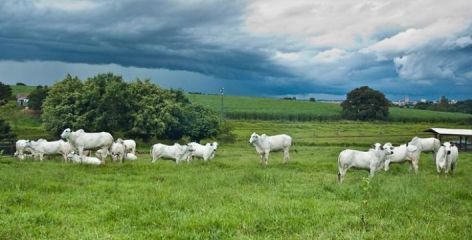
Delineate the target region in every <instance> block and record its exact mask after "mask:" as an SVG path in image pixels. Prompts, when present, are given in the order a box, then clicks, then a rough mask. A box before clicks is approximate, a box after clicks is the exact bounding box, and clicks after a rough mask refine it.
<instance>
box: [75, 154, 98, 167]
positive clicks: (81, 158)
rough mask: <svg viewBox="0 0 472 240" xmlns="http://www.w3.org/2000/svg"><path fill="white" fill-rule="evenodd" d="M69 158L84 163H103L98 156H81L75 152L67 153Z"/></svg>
mask: <svg viewBox="0 0 472 240" xmlns="http://www.w3.org/2000/svg"><path fill="white" fill-rule="evenodd" d="M67 158H68V159H69V160H71V161H72V162H74V163H82V164H90V165H100V164H102V161H101V160H100V159H98V158H96V157H87V156H79V155H77V154H75V153H73V152H72V153H69V154H67Z"/></svg>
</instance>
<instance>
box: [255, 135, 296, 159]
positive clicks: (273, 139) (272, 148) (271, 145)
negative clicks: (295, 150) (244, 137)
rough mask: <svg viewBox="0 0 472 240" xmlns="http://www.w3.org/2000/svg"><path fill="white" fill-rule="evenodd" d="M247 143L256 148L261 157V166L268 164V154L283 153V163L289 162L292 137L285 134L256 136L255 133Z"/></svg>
mask: <svg viewBox="0 0 472 240" xmlns="http://www.w3.org/2000/svg"><path fill="white" fill-rule="evenodd" d="M249 143H250V144H252V145H254V147H256V152H257V153H258V154H259V155H260V157H261V164H265V165H267V164H268V161H269V153H270V152H277V151H283V152H284V163H287V162H288V161H289V160H290V155H289V151H290V147H291V146H292V137H290V136H289V135H286V134H281V135H275V136H267V135H265V134H262V135H260V136H259V135H258V134H256V133H252V134H251V138H249Z"/></svg>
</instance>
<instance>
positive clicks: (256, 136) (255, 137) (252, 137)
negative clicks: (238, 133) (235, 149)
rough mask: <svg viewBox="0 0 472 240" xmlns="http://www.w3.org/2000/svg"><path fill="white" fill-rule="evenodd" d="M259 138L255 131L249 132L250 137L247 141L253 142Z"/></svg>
mask: <svg viewBox="0 0 472 240" xmlns="http://www.w3.org/2000/svg"><path fill="white" fill-rule="evenodd" d="M258 139H259V135H257V134H256V133H255V132H254V133H252V134H251V138H249V143H250V144H253V143H255V142H256V141H257V140H258Z"/></svg>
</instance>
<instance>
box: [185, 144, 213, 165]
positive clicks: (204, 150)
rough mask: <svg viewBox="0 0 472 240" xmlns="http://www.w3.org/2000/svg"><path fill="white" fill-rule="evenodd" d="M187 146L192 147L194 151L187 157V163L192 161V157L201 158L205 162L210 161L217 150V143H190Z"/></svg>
mask: <svg viewBox="0 0 472 240" xmlns="http://www.w3.org/2000/svg"><path fill="white" fill-rule="evenodd" d="M189 145H191V146H192V148H193V150H194V151H192V153H191V154H189V155H188V159H187V161H190V160H192V158H193V157H198V158H203V160H204V161H205V162H206V161H208V160H211V159H213V158H214V157H215V153H216V149H217V148H218V143H217V142H213V143H207V144H205V145H201V144H199V143H196V142H191V143H189Z"/></svg>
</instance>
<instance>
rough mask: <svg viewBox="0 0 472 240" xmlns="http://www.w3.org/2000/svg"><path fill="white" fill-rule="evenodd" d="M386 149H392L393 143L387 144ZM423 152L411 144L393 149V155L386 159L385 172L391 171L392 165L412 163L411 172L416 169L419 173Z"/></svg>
mask: <svg viewBox="0 0 472 240" xmlns="http://www.w3.org/2000/svg"><path fill="white" fill-rule="evenodd" d="M384 146H385V147H386V148H390V149H391V148H392V147H393V146H392V144H391V143H385V145H384ZM420 155H421V151H420V150H419V149H418V147H417V146H415V145H411V144H408V143H407V144H402V145H400V146H398V147H393V154H391V155H389V156H387V159H385V168H384V170H385V171H388V170H389V165H390V163H402V162H405V161H408V162H409V163H410V170H411V169H414V170H415V173H418V162H419V160H420Z"/></svg>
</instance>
